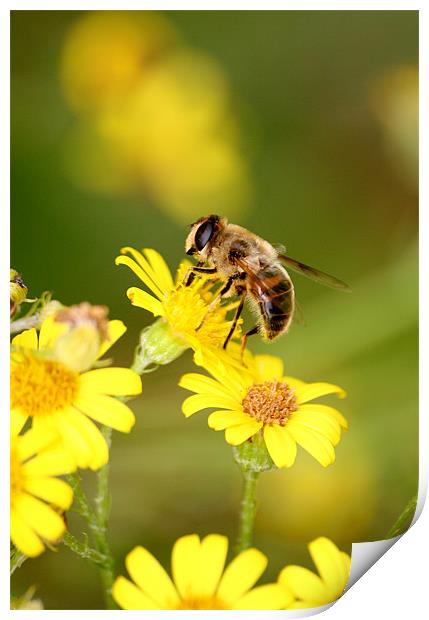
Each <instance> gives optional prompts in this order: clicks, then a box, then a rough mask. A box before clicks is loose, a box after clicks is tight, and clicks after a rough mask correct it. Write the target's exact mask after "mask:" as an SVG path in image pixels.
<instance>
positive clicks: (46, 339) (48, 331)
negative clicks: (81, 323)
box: [39, 316, 69, 350]
mask: <svg viewBox="0 0 429 620" xmlns="http://www.w3.org/2000/svg"><path fill="white" fill-rule="evenodd" d="M68 329H69V327H68V325H67V324H66V323H60V322H59V321H56V320H55V319H54V317H53V316H48V318H47V319H45V320H44V321H43V323H42V325H41V326H40V333H39V349H41V350H44V349H53V347H54V345H55V343H56V341H57V340H58V338H59V337H60V336H61V335H62V334H64V333H65V332H66V331H67V330H68Z"/></svg>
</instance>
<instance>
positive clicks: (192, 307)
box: [163, 281, 239, 348]
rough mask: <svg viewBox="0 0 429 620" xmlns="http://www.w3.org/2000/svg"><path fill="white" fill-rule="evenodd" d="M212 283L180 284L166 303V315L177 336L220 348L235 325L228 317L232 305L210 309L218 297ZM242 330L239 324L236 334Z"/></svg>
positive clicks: (167, 298)
mask: <svg viewBox="0 0 429 620" xmlns="http://www.w3.org/2000/svg"><path fill="white" fill-rule="evenodd" d="M212 286H213V283H212V282H210V281H207V282H205V283H204V284H203V285H201V284H200V282H199V281H197V282H195V283H193V284H192V285H191V286H188V287H185V286H182V285H178V286H176V288H175V289H173V290H172V291H171V292H170V293H168V295H167V296H166V299H165V301H164V302H163V306H164V310H165V318H166V320H167V321H168V323H169V325H170V327H171V329H172V331H173V332H174V333H175V334H176V335H177V336H179V337H182V338H184V339H185V341H186V340H188V339H193V338H194V339H197V340H198V342H199V343H200V344H203V345H205V346H209V347H215V348H220V347H221V346H222V345H223V343H224V341H225V338H226V337H227V335H228V332H229V329H230V327H231V321H229V320H228V319H227V313H228V311H229V310H230V309H231V305H230V304H226V305H222V304H221V303H218V304H217V305H216V306H215V307H213V308H212V309H210V310H208V306H209V304H210V302H211V301H212V300H213V299H214V293H213V291H212V290H211V287H212ZM238 331H239V327H237V331H236V334H237V333H238ZM191 345H192V342H191Z"/></svg>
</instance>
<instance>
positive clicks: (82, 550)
mask: <svg viewBox="0 0 429 620" xmlns="http://www.w3.org/2000/svg"><path fill="white" fill-rule="evenodd" d="M84 536H85V542H81V541H80V540H78V539H77V538H76V537H75V536H73V534H71V533H70V532H69V531H66V533H65V534H64V536H63V544H64V545H65V546H66V547H68V548H69V549H70V550H71V551H73V552H74V553H76V554H77V555H78V556H79V557H81V558H82V559H83V560H88V561H89V562H92V563H93V564H96V565H100V564H103V563H104V562H105V560H106V558H105V557H104V556H103V555H101V553H99V552H98V551H97V550H96V549H92V548H91V547H90V546H89V544H88V537H87V536H86V535H84Z"/></svg>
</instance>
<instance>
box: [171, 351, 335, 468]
mask: <svg viewBox="0 0 429 620" xmlns="http://www.w3.org/2000/svg"><path fill="white" fill-rule="evenodd" d="M247 359H248V360H249V367H248V368H244V367H242V368H241V369H240V368H239V367H237V365H236V363H235V362H233V361H232V362H231V363H228V362H227V361H226V357H225V356H223V357H222V358H220V357H219V356H217V357H216V356H214V355H212V354H210V353H209V352H204V355H202V354H200V355H199V356H197V357H196V360H197V361H198V360H199V362H200V363H201V365H202V366H203V367H204V368H205V369H206V370H208V372H209V373H210V374H211V375H212V377H213V378H210V377H207V376H204V375H201V374H198V373H190V374H186V375H184V376H183V377H182V378H181V380H180V382H179V385H180V386H181V387H183V388H185V389H187V390H190V391H192V392H195V394H194V395H193V396H189V397H188V398H187V399H186V400H185V401H184V402H183V405H182V411H183V413H184V414H185V416H186V417H189V416H191V415H193V414H194V413H196V412H197V411H201V410H202V409H207V408H211V407H215V408H217V407H221V408H222V410H219V411H214V412H213V413H211V414H210V416H209V418H208V423H209V426H210V427H211V428H213V429H214V430H217V431H219V430H225V439H226V441H227V442H228V443H229V444H232V445H239V444H241V443H243V442H244V441H246V440H248V439H250V438H251V437H253V436H254V435H256V434H257V433H263V438H264V441H265V444H266V447H267V450H268V452H269V454H270V456H271V458H272V460H273V461H274V463H275V464H276V465H277V467H291V466H292V465H293V464H294V462H295V458H296V453H297V444H299V445H300V446H301V447H302V448H304V450H307V452H309V453H310V454H311V455H312V456H313V457H314V458H315V459H316V460H317V461H318V462H319V463H320V464H321V465H323V466H324V467H326V466H328V465H331V464H332V463H333V462H334V460H335V450H334V446H336V445H337V443H338V442H339V441H340V438H341V430H342V429H346V428H347V422H346V420H345V419H344V417H343V416H342V415H341V413H340V412H339V411H337V410H336V409H334V408H333V407H330V406H328V405H322V404H319V403H312V402H310V401H313V400H314V399H315V398H318V397H320V396H325V395H327V394H337V395H338V396H340V397H341V398H342V397H344V396H345V392H344V390H342V389H341V388H340V387H338V386H337V385H332V384H330V383H305V382H304V381H301V380H299V379H295V378H293V377H287V376H284V373H283V362H282V360H281V359H280V358H278V357H273V356H271V355H256V356H255V357H254V358H252V356H251V355H249V354H248V358H247Z"/></svg>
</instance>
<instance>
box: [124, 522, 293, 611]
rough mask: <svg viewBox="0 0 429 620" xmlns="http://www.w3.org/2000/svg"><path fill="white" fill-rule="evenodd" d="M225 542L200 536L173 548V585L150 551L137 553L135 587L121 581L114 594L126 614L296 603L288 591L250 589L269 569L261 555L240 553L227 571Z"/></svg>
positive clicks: (131, 564) (131, 567) (129, 561)
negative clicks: (143, 610) (151, 610)
mask: <svg viewBox="0 0 429 620" xmlns="http://www.w3.org/2000/svg"><path fill="white" fill-rule="evenodd" d="M227 551H228V539H227V538H226V537H225V536H220V535H218V534H211V535H209V536H206V537H205V538H203V540H200V538H199V536H197V535H196V534H191V535H189V536H183V537H182V538H179V539H178V540H177V541H176V543H175V544H174V547H173V552H172V557H171V569H172V575H173V580H171V579H170V577H169V576H168V574H167V573H166V571H165V570H164V569H163V567H162V566H161V565H160V563H159V562H158V560H156V559H155V558H154V557H153V555H152V554H151V553H149V551H147V550H146V549H144V548H143V547H135V549H133V550H132V551H131V552H130V553H129V554H128V555H127V557H126V560H125V564H126V567H127V570H128V573H129V574H130V576H131V578H132V580H133V581H134V583H132V582H131V581H129V580H128V579H126V578H125V577H122V576H121V577H118V578H117V579H116V581H115V583H114V584H113V588H112V593H113V597H114V598H115V600H116V602H117V603H118V604H119V605H120V607H122V608H123V609H284V608H285V607H287V606H288V605H289V604H291V603H292V601H293V597H292V595H291V593H290V592H289V591H288V589H287V588H286V587H285V586H283V585H279V584H273V583H270V584H267V585H263V586H259V587H257V588H254V589H251V588H252V587H253V586H254V584H255V583H256V582H257V581H258V579H259V577H260V576H261V575H262V573H263V572H264V570H265V568H266V566H267V558H266V557H265V555H264V554H263V553H261V552H260V551H258V550H257V549H253V548H252V549H247V550H246V551H243V552H242V553H240V554H239V555H238V556H237V557H236V558H235V559H234V560H233V561H232V562H231V563H230V564H229V565H228V566H227V567H226V569H225V570H224V566H225V560H226V555H227Z"/></svg>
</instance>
